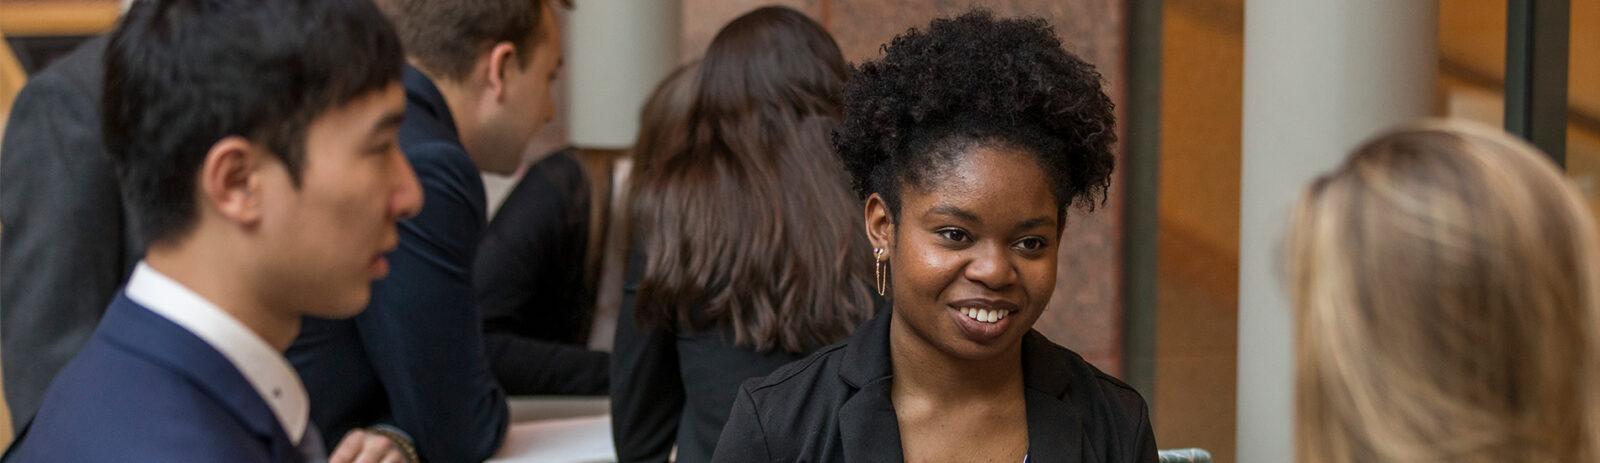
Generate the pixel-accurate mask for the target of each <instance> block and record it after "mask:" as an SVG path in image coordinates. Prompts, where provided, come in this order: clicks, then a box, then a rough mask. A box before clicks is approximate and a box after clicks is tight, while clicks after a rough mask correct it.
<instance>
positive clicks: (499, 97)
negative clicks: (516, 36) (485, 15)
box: [485, 42, 522, 103]
mask: <svg viewBox="0 0 1600 463" xmlns="http://www.w3.org/2000/svg"><path fill="white" fill-rule="evenodd" d="M486 59H488V60H489V63H488V64H489V72H488V76H487V78H488V82H486V84H487V85H488V87H487V88H485V90H486V91H487V92H488V95H490V96H492V97H493V98H494V101H495V102H499V103H504V102H505V101H506V99H507V98H508V96H507V95H506V91H507V88H506V80H507V79H509V78H510V77H511V74H510V73H511V72H512V71H513V70H521V69H522V61H519V60H518V59H517V46H516V45H513V44H512V43H511V42H500V43H496V44H494V47H491V48H489V55H488V57H487V58H486Z"/></svg>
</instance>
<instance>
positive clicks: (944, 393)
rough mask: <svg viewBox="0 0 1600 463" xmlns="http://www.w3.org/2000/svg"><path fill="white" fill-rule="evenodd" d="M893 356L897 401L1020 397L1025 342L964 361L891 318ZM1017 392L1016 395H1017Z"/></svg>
mask: <svg viewBox="0 0 1600 463" xmlns="http://www.w3.org/2000/svg"><path fill="white" fill-rule="evenodd" d="M889 357H890V361H891V362H892V363H891V365H892V368H893V371H894V379H893V388H894V395H895V396H896V397H897V398H901V397H914V398H917V399H918V400H927V401H932V402H934V403H952V402H965V401H970V400H973V399H974V398H975V397H979V398H985V399H990V398H994V397H995V396H996V395H997V394H1001V393H1014V394H1017V397H1020V394H1021V392H1022V387H1023V379H1022V343H1020V342H1019V343H1017V345H1014V346H1011V347H1009V348H1007V349H1006V350H1005V351H1003V352H1001V353H1000V354H999V355H996V356H994V357H993V358H988V359H979V360H972V359H962V358H956V357H954V356H951V355H949V354H947V353H945V352H942V351H940V350H939V349H938V347H936V346H934V345H933V343H932V342H931V341H930V340H927V339H923V338H922V337H921V336H919V335H918V334H917V333H916V332H914V331H913V330H912V329H911V327H910V326H907V325H906V324H904V323H901V322H900V319H899V318H891V319H890V324H889ZM1013 391H1014V392H1013Z"/></svg>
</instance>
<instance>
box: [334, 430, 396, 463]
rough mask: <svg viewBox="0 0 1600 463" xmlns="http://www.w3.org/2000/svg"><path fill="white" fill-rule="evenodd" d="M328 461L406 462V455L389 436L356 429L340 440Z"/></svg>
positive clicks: (365, 462)
mask: <svg viewBox="0 0 1600 463" xmlns="http://www.w3.org/2000/svg"><path fill="white" fill-rule="evenodd" d="M328 463H406V455H405V453H403V452H402V451H401V449H400V445H398V444H396V443H395V442H394V441H392V440H389V436H385V435H383V434H379V433H375V432H369V431H364V430H361V429H356V430H352V431H350V433H348V434H345V435H344V439H343V440H340V441H339V447H338V448H336V449H334V451H333V454H332V455H330V456H328Z"/></svg>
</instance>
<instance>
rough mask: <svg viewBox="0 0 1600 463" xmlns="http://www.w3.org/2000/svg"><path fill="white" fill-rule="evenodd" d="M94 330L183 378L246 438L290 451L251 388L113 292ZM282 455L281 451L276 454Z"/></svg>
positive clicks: (213, 355)
mask: <svg viewBox="0 0 1600 463" xmlns="http://www.w3.org/2000/svg"><path fill="white" fill-rule="evenodd" d="M99 330H100V331H101V335H103V336H105V337H106V339H107V341H109V342H110V343H111V344H112V345H114V346H115V347H117V348H119V349H122V350H125V351H127V352H129V353H130V354H132V355H137V356H140V357H144V358H146V359H149V360H150V361H152V362H154V363H156V364H158V365H161V366H162V367H165V368H166V369H167V370H169V371H171V372H172V373H173V374H176V375H179V376H183V377H184V378H187V379H188V380H189V381H190V382H192V383H193V384H195V385H196V386H197V387H199V388H200V389H201V390H202V391H203V392H205V393H206V394H207V395H209V396H211V398H213V399H214V400H216V401H217V402H218V403H220V404H222V405H223V406H224V407H226V408H227V409H228V411H229V412H230V413H232V414H233V415H234V417H235V418H236V419H238V420H239V422H240V423H241V424H243V425H244V426H245V428H246V429H249V430H250V432H252V433H254V434H256V435H258V436H261V437H262V438H265V439H271V441H273V442H279V443H281V444H283V445H286V446H288V449H289V450H291V451H292V450H293V444H292V443H291V441H290V440H289V436H288V435H287V434H285V433H284V431H283V427H282V426H281V425H279V424H278V418H277V416H276V415H274V414H273V412H272V409H271V408H270V407H269V406H268V405H267V403H266V401H264V400H262V398H261V395H260V394H259V393H257V392H256V389H255V387H254V386H251V385H250V382H249V381H248V380H246V379H245V377H244V375H243V374H241V373H239V370H238V369H236V368H234V366H233V364H232V363H230V362H228V359H227V358H225V357H223V356H222V354H221V353H218V352H217V351H216V349H214V348H212V347H211V345H209V344H206V342H205V341H204V340H202V339H200V338H199V337H198V336H195V335H194V333H190V332H188V331H187V330H184V329H183V328H182V327H179V326H178V325H177V324H174V323H173V322H172V321H170V320H167V319H166V318H163V317H161V316H160V315H157V314H156V313H155V312H151V311H150V310H149V309H147V308H145V307H143V306H140V305H139V304H138V303H136V302H133V301H132V300H130V299H128V296H127V294H126V293H122V292H118V293H117V297H116V299H115V300H113V301H112V302H111V306H110V307H109V308H107V309H106V315H105V317H104V319H103V320H101V322H100V327H99ZM279 450H282V449H279Z"/></svg>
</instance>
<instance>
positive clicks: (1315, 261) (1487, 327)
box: [1288, 121, 1600, 462]
mask: <svg viewBox="0 0 1600 463" xmlns="http://www.w3.org/2000/svg"><path fill="white" fill-rule="evenodd" d="M1288 245H1289V253H1290V256H1289V257H1290V259H1289V260H1290V272H1289V273H1290V278H1291V282H1290V285H1291V292H1292V298H1293V301H1294V306H1295V308H1296V314H1297V320H1298V321H1297V326H1296V331H1297V333H1296V338H1297V339H1298V343H1297V346H1296V358H1297V366H1296V395H1297V397H1296V400H1295V404H1296V415H1295V416H1296V439H1297V456H1298V458H1297V461H1301V462H1413V461H1415V462H1420V461H1450V462H1480V461H1481V462H1491V461H1492V462H1519V461H1521V462H1532V461H1540V462H1546V461H1548V462H1555V461H1561V462H1569V461H1590V460H1592V459H1594V458H1595V457H1596V456H1597V455H1600V453H1597V452H1596V447H1595V446H1596V444H1597V442H1600V439H1596V438H1595V436H1596V433H1597V432H1600V430H1597V429H1596V426H1597V424H1596V420H1597V419H1600V409H1597V406H1600V400H1597V394H1600V384H1597V383H1596V380H1595V378H1596V375H1597V374H1600V373H1597V370H1596V361H1597V357H1600V356H1597V354H1596V340H1595V336H1596V333H1597V331H1596V321H1597V307H1596V304H1597V300H1596V288H1600V282H1597V281H1596V278H1597V277H1600V269H1597V267H1596V266H1597V265H1600V261H1597V260H1596V259H1597V255H1596V252H1597V246H1596V236H1595V224H1594V219H1593V217H1592V216H1591V215H1590V212H1589V211H1588V210H1587V208H1586V206H1585V205H1584V202H1583V200H1582V199H1581V198H1580V196H1579V194H1578V193H1577V191H1576V190H1575V189H1574V188H1573V187H1572V186H1571V185H1570V184H1569V183H1568V182H1567V181H1566V179H1565V178H1564V177H1563V176H1562V175H1561V173H1560V172H1558V171H1557V169H1556V168H1555V166H1553V165H1552V164H1551V163H1550V162H1549V161H1547V160H1546V159H1545V158H1544V157H1543V156H1542V155H1541V154H1540V153H1539V152H1538V150H1536V149H1535V148H1533V147H1532V146H1529V145H1527V144H1526V143H1523V142H1522V141H1520V140H1517V139H1514V138H1512V137H1510V136H1508V135H1506V134H1505V133H1503V132H1500V131H1498V130H1493V129H1487V128H1482V127H1476V126H1470V125H1465V124H1461V123H1452V122H1440V121H1430V122H1425V123H1420V124H1416V125H1411V126H1407V127H1403V128H1400V129H1398V130H1395V131H1393V132H1390V133H1388V134H1385V135H1383V136H1380V137H1378V138H1376V139H1374V140H1372V141H1370V142H1368V143H1366V144H1365V145H1364V146H1362V147H1361V148H1359V149H1357V150H1356V151H1355V153H1354V154H1352V155H1351V156H1350V158H1349V159H1348V160H1346V161H1345V163H1344V165H1343V166H1341V167H1340V168H1339V169H1338V170H1337V171H1335V172H1333V173H1331V174H1328V175H1326V176H1323V177H1322V178H1319V179H1317V180H1316V181H1315V182H1314V183H1313V184H1312V185H1311V186H1310V187H1308V188H1307V189H1306V191H1305V193H1304V194H1303V195H1302V196H1301V198H1300V202H1299V205H1298V206H1297V208H1296V211H1295V214H1294V219H1293V223H1292V229H1291V231H1290V236H1289V242H1288Z"/></svg>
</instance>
